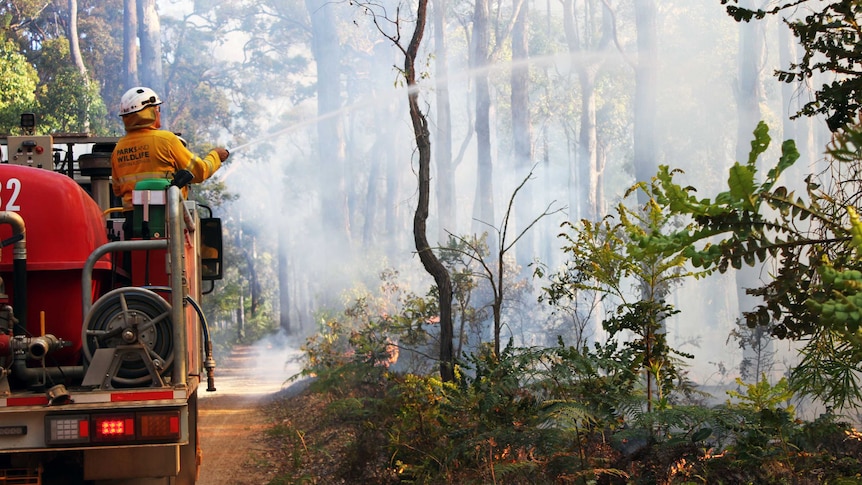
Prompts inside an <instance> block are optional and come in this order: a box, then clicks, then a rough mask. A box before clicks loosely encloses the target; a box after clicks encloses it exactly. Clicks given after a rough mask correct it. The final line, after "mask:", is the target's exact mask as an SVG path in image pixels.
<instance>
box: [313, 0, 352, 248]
mask: <svg viewBox="0 0 862 485" xmlns="http://www.w3.org/2000/svg"><path fill="white" fill-rule="evenodd" d="M305 5H306V8H307V9H308V14H309V16H310V17H311V29H312V42H311V50H312V53H313V54H314V60H315V62H316V63H317V113H318V115H319V116H320V119H319V121H318V123H317V136H318V140H317V147H318V150H317V151H318V155H319V157H320V158H319V166H320V170H319V171H318V173H319V174H320V182H321V184H320V186H321V187H327V189H326V190H321V191H320V197H321V200H320V207H321V212H322V213H321V218H322V221H321V222H322V229H323V234H325V237H326V238H327V241H328V242H329V243H331V244H332V245H333V246H334V247H333V248H332V249H333V251H338V252H334V253H333V254H339V253H340V252H342V251H343V250H344V249H346V247H347V243H348V241H349V239H350V231H351V228H350V222H349V213H348V207H347V202H348V201H347V189H346V187H347V184H346V181H345V176H344V166H345V159H346V154H345V141H344V138H345V137H344V128H343V126H342V117H341V116H336V114H337V113H338V112H339V111H340V110H341V75H340V74H339V73H340V67H341V45H340V44H339V42H338V35H337V33H336V31H335V28H336V24H335V18H334V14H333V9H334V8H335V6H334V4H333V3H331V2H328V1H326V0H306V2H305Z"/></svg>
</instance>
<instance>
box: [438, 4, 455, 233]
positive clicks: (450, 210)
mask: <svg viewBox="0 0 862 485" xmlns="http://www.w3.org/2000/svg"><path fill="white" fill-rule="evenodd" d="M446 5H447V2H446V0H438V1H437V2H436V3H435V4H434V68H435V70H436V72H437V77H438V78H439V79H442V80H443V82H442V83H441V84H439V85H438V86H436V89H435V91H434V92H435V96H436V101H437V102H436V107H437V126H436V131H435V136H434V139H435V141H436V142H437V150H436V151H435V152H434V161H435V162H437V179H436V180H437V220H438V221H439V224H438V226H437V227H438V232H437V239H438V241H439V242H440V243H441V244H445V242H446V240H447V238H448V236H447V233H446V231H449V232H451V233H452V234H458V227H457V226H456V220H455V169H454V167H453V166H452V110H451V106H450V103H449V61H448V59H447V57H446V55H447V53H446Z"/></svg>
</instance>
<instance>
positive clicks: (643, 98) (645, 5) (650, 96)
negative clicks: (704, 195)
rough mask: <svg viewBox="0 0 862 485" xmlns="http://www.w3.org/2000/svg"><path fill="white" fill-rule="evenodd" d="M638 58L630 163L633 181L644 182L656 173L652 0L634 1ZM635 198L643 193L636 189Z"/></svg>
mask: <svg viewBox="0 0 862 485" xmlns="http://www.w3.org/2000/svg"><path fill="white" fill-rule="evenodd" d="M635 5H636V9H637V11H636V12H635V23H636V25H637V45H638V60H637V65H635V99H634V157H635V159H634V165H635V178H636V179H637V181H646V182H648V181H649V180H650V179H652V177H654V176H655V175H656V173H658V160H657V157H656V148H655V125H656V111H657V106H656V99H657V98H658V94H657V93H658V55H657V54H658V53H657V48H656V37H657V36H656V20H655V18H656V6H655V0H637V1H636V2H635ZM638 202H639V203H640V204H645V203H646V202H647V195H646V193H645V192H643V191H639V192H638Z"/></svg>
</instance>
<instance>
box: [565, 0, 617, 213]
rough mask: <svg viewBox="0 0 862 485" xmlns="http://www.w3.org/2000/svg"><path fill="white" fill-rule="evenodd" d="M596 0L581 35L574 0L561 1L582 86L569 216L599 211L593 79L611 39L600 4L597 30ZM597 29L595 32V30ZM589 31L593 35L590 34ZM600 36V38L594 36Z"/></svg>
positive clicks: (588, 5)
mask: <svg viewBox="0 0 862 485" xmlns="http://www.w3.org/2000/svg"><path fill="white" fill-rule="evenodd" d="M598 8H599V7H598V5H597V2H596V1H595V0H587V1H586V2H585V8H584V10H585V15H584V22H585V25H584V29H583V30H584V32H585V33H584V34H583V35H582V34H580V33H579V31H578V26H577V23H576V14H575V5H574V0H565V1H564V2H563V30H564V32H565V34H566V43H567V44H568V47H569V52H570V53H571V54H572V56H573V58H574V59H578V61H577V66H576V68H575V69H576V71H577V75H578V82H579V84H580V88H581V119H580V130H579V135H578V148H577V156H576V157H575V158H574V163H575V164H576V167H575V168H572V169H571V170H570V171H569V176H570V177H571V178H573V179H574V180H570V181H569V187H570V190H571V189H572V188H575V189H576V190H577V192H578V193H577V194H574V195H573V196H570V198H569V199H570V200H571V201H573V202H574V203H573V204H572V207H570V211H569V214H570V216H569V218H570V219H571V220H578V219H580V218H587V219H595V218H596V217H597V214H598V205H599V201H598V200H597V194H598V192H599V191H598V188H597V186H598V181H599V174H598V155H597V149H598V139H597V137H598V135H597V130H596V92H595V90H596V86H595V84H596V78H597V76H598V73H599V71H600V69H601V56H600V55H588V54H591V53H593V54H600V53H601V51H603V50H604V49H605V48H606V46H607V45H608V43H609V41H610V31H609V29H608V28H607V25H608V19H609V18H610V17H609V13H608V12H607V8H606V7H602V12H603V16H602V22H603V23H602V28H601V29H596V28H595V26H594V25H592V24H593V23H594V22H597V20H596V17H595V12H596V10H597V9H598ZM599 30H600V31H601V32H599V34H596V33H595V32H598V31H599ZM590 33H592V34H590ZM597 35H600V37H597Z"/></svg>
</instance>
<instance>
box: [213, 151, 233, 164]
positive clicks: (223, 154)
mask: <svg viewBox="0 0 862 485" xmlns="http://www.w3.org/2000/svg"><path fill="white" fill-rule="evenodd" d="M213 151H214V152H216V153H217V154H218V158H219V160H221V161H222V162H223V161H225V160H227V157H229V156H230V152H229V151H227V150H226V149H224V148H216V149H214V150H213Z"/></svg>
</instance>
